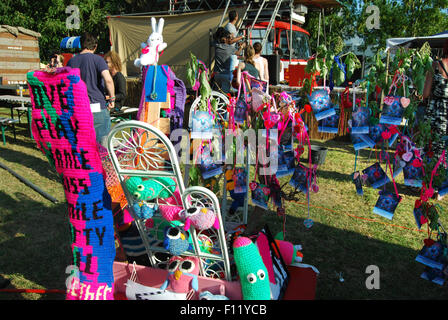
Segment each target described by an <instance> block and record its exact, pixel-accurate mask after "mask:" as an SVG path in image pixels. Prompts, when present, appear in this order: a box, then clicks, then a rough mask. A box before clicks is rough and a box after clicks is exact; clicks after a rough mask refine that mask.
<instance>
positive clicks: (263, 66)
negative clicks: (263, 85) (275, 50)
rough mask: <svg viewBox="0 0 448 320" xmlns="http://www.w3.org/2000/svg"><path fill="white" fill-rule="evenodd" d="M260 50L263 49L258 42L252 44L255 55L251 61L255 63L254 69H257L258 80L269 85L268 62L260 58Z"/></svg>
mask: <svg viewBox="0 0 448 320" xmlns="http://www.w3.org/2000/svg"><path fill="white" fill-rule="evenodd" d="M262 49H263V47H262V46H261V43H260V42H255V43H254V50H255V55H254V59H253V60H254V62H255V68H257V70H258V72H259V73H260V79H261V80H263V81H266V82H267V83H268V85H269V69H268V60H267V59H266V58H263V57H262V56H261V50H262Z"/></svg>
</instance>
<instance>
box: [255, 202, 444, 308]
mask: <svg viewBox="0 0 448 320" xmlns="http://www.w3.org/2000/svg"><path fill="white" fill-rule="evenodd" d="M296 208H299V210H301V209H303V210H304V212H306V211H305V210H306V207H300V206H297V207H296ZM289 210H291V209H289ZM287 212H288V211H287ZM329 214H330V213H329ZM256 215H257V216H258V217H257V218H254V216H253V215H252V214H251V213H250V211H249V225H251V221H254V224H253V225H252V226H251V229H252V230H254V229H255V230H261V229H262V228H263V226H264V224H267V225H268V226H269V228H270V230H271V232H272V234H273V235H274V236H275V235H276V234H277V233H278V232H282V231H283V225H282V223H283V218H281V217H278V216H277V215H276V214H275V213H272V212H266V211H264V212H263V213H262V218H261V219H260V211H258V212H257V214H256ZM311 218H313V210H312V212H311ZM334 218H335V219H337V217H336V216H335V217H334ZM314 219H315V220H316V219H317V217H314ZM379 219H381V218H379ZM353 221H354V222H353V223H365V224H368V225H367V226H366V227H368V228H369V227H371V224H372V223H370V224H369V223H368V222H359V221H356V220H353ZM303 222H304V219H303V218H297V217H293V216H290V215H287V218H286V240H287V241H289V242H291V243H293V244H300V245H302V247H303V249H302V250H301V252H302V253H303V255H304V258H303V263H305V264H310V265H313V266H315V267H316V268H317V269H318V270H319V272H320V275H319V276H318V280H317V289H316V299H323V300H334V299H347V300H354V299H373V300H406V299H410V300H412V299H418V300H424V299H437V300H438V299H448V292H447V290H446V287H441V286H439V285H438V284H435V283H432V282H430V281H427V280H424V279H422V278H420V275H421V274H422V272H423V270H424V265H422V264H420V263H418V262H416V261H415V258H416V256H417V254H418V250H413V249H410V248H408V247H405V246H401V245H396V244H392V243H387V242H384V241H381V240H377V239H374V238H369V237H366V236H364V235H361V234H359V233H356V232H352V231H347V230H342V229H339V228H334V227H331V226H328V225H325V224H322V223H318V222H316V221H315V222H314V225H313V226H312V227H311V228H310V229H307V228H306V227H305V226H304V224H303ZM378 225H379V226H381V225H380V224H378ZM394 232H395V231H394ZM396 232H397V233H403V232H404V231H402V230H401V229H397V231H396ZM409 232H411V231H409ZM416 236H418V235H416ZM422 246H423V243H422ZM369 265H376V266H378V267H379V270H380V289H378V290H375V289H371V290H369V289H367V287H366V279H367V278H368V276H369V275H370V274H367V273H366V268H367V266H369ZM340 272H342V275H343V278H344V282H340V281H339V278H338V273H340Z"/></svg>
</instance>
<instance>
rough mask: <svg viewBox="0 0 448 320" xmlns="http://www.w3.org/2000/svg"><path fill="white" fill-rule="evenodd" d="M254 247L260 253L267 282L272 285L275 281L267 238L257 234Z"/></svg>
mask: <svg viewBox="0 0 448 320" xmlns="http://www.w3.org/2000/svg"><path fill="white" fill-rule="evenodd" d="M256 245H257V247H258V251H260V256H261V259H263V263H264V266H265V267H266V269H267V270H268V275H269V281H270V282H271V283H273V284H275V283H276V281H275V274H274V267H273V262H272V257H271V249H270V248H269V240H268V237H266V235H265V234H264V233H262V232H260V233H259V234H258V237H257V242H256Z"/></svg>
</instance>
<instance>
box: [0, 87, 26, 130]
mask: <svg viewBox="0 0 448 320" xmlns="http://www.w3.org/2000/svg"><path fill="white" fill-rule="evenodd" d="M0 102H5V104H3V103H2V106H3V107H7V108H10V109H11V120H14V110H16V111H17V114H18V117H19V121H20V117H21V115H23V114H24V113H25V112H26V115H27V121H28V129H29V132H30V134H31V98H30V97H23V96H13V95H1V96H0ZM18 104H20V106H17V105H18ZM15 122H16V121H13V123H12V127H13V130H14V138H15V127H14V123H15Z"/></svg>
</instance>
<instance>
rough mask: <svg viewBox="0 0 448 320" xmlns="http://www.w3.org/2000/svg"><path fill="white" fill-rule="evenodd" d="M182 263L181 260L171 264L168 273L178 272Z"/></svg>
mask: <svg viewBox="0 0 448 320" xmlns="http://www.w3.org/2000/svg"><path fill="white" fill-rule="evenodd" d="M179 263H180V261H179V260H174V261H172V262H170V264H169V265H168V271H170V272H174V271H176V270H177V267H178V266H179Z"/></svg>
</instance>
